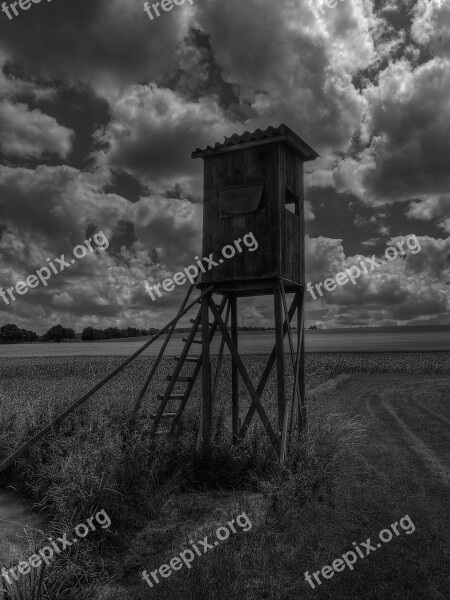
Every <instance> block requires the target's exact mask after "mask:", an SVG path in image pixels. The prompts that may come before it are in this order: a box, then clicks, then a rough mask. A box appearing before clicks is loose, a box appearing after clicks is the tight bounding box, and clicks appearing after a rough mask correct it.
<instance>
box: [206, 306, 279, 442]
mask: <svg viewBox="0 0 450 600" xmlns="http://www.w3.org/2000/svg"><path fill="white" fill-rule="evenodd" d="M209 306H210V308H211V311H212V313H213V315H214V318H215V320H216V321H217V323H218V325H219V328H220V331H221V332H222V335H223V337H224V339H225V343H226V344H227V346H228V348H229V350H230V353H231V356H232V358H233V360H234V362H235V363H236V366H237V368H238V371H239V373H240V375H241V377H242V381H243V382H244V384H245V386H246V388H247V389H248V392H249V394H250V397H251V399H252V402H253V404H254V405H255V406H256V410H257V411H258V413H259V416H260V417H261V421H262V422H263V425H264V427H265V429H266V431H267V434H268V436H269V437H270V440H271V442H272V444H273V446H274V448H275V449H276V450H277V452H278V451H279V446H280V442H279V440H278V437H277V435H276V434H275V432H274V430H273V428H272V425H271V424H270V421H269V418H268V416H267V414H266V411H265V410H264V408H263V406H262V404H261V401H260V399H259V396H258V394H257V392H256V390H255V388H254V387H253V383H252V381H251V379H250V377H249V374H248V373H247V369H246V368H245V365H244V363H243V362H242V359H241V357H240V356H239V352H238V351H237V349H236V346H235V345H234V343H233V340H232V339H231V336H230V334H229V333H228V331H227V328H226V327H225V323H224V322H223V319H222V317H221V316H220V314H219V311H218V310H217V306H216V305H215V303H214V300H213V299H212V298H211V297H210V299H209Z"/></svg>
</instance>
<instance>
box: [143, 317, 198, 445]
mask: <svg viewBox="0 0 450 600" xmlns="http://www.w3.org/2000/svg"><path fill="white" fill-rule="evenodd" d="M200 319H201V307H200V310H199V311H198V314H197V316H196V318H195V323H194V325H193V326H192V329H191V332H190V334H189V336H188V338H187V341H186V343H185V345H184V348H183V351H182V353H181V355H180V359H179V361H178V363H177V365H176V367H175V370H174V372H173V373H172V377H171V378H170V382H169V384H168V386H167V388H166V391H165V392H164V397H163V399H162V400H161V403H160V405H159V407H158V410H157V411H156V415H155V418H154V420H153V425H152V428H151V430H150V435H153V434H154V433H155V432H156V430H157V429H158V426H159V423H160V421H161V418H162V416H163V414H164V411H165V410H166V406H167V404H168V402H169V397H170V394H171V393H172V391H173V388H174V387H175V384H176V382H177V378H178V375H179V374H180V372H181V369H182V368H183V364H184V359H185V358H186V356H187V354H188V352H189V350H190V348H191V345H192V340H193V339H194V338H195V335H196V333H197V330H198V327H199V325H200Z"/></svg>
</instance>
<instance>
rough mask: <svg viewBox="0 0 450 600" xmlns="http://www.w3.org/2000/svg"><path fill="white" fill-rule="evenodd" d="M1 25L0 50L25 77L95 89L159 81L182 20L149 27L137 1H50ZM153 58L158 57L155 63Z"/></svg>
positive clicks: (169, 61) (170, 19) (3, 20)
mask: <svg viewBox="0 0 450 600" xmlns="http://www.w3.org/2000/svg"><path fill="white" fill-rule="evenodd" d="M1 17H2V18H1V19H0V40H1V41H0V48H1V49H2V50H3V51H4V52H5V54H6V55H7V57H8V58H9V59H10V60H12V61H13V62H15V63H19V64H20V65H21V66H22V68H23V69H24V70H26V72H29V73H32V74H33V75H40V76H41V77H45V78H49V79H59V78H61V79H65V80H69V81H74V80H80V81H88V82H90V83H93V84H95V85H98V84H99V85H103V84H104V85H110V84H111V83H114V82H120V83H129V82H132V81H136V80H142V79H144V78H149V77H150V78H151V77H158V76H160V75H161V74H162V73H163V72H164V70H165V69H166V67H167V66H168V65H170V64H172V63H173V60H174V54H175V52H176V50H177V48H178V44H179V31H180V27H177V26H176V25H177V20H178V22H179V20H180V18H181V15H177V16H175V17H173V16H172V15H168V18H166V19H160V20H159V21H158V23H157V25H156V26H153V27H152V25H153V24H152V23H151V22H150V21H149V19H148V18H147V16H146V15H145V13H144V12H143V3H142V2H141V1H140V0H126V1H125V0H89V1H88V2H86V1H82V2H76V1H74V0H54V1H53V2H52V3H50V4H49V3H47V2H41V3H40V4H39V5H34V4H33V5H32V6H31V10H28V11H27V12H24V11H21V12H20V15H19V16H18V17H15V18H14V19H13V20H12V21H8V20H7V18H6V16H5V15H4V14H2V15H1ZM152 57H157V60H155V59H153V60H151V58H152Z"/></svg>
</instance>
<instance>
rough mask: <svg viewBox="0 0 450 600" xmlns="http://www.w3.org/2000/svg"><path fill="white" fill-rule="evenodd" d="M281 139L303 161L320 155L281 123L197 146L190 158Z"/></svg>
mask: <svg viewBox="0 0 450 600" xmlns="http://www.w3.org/2000/svg"><path fill="white" fill-rule="evenodd" d="M278 141H283V142H286V143H287V144H288V145H289V146H291V147H292V148H293V149H294V150H296V151H297V152H298V153H299V154H300V155H301V156H302V158H303V160H304V161H307V160H314V159H316V158H318V157H319V156H320V155H319V154H317V152H316V151H315V150H313V149H312V148H311V146H309V145H308V144H307V143H306V142H305V141H304V140H302V138H301V137H299V136H298V135H297V134H296V133H294V131H292V129H290V128H289V127H288V126H287V125H285V124H284V123H282V124H281V125H280V126H279V127H268V128H267V129H265V130H264V131H262V130H261V129H257V130H256V131H254V132H253V133H250V132H249V131H245V132H244V133H243V134H241V135H238V134H237V133H235V134H233V135H232V136H231V137H228V138H227V137H226V138H225V141H223V142H222V143H220V142H217V143H216V144H214V147H212V146H206V148H205V149H204V150H202V149H201V148H197V149H196V150H195V152H193V153H192V158H199V157H201V158H205V157H206V156H211V155H214V154H222V153H223V152H229V151H232V150H237V149H240V148H241V147H242V148H245V147H252V146H259V145H263V144H270V143H273V142H278Z"/></svg>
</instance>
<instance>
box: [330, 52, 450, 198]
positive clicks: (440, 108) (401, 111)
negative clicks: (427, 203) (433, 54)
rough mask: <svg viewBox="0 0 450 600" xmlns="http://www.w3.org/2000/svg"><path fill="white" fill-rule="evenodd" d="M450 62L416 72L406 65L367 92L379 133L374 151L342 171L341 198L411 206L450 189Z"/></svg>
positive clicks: (393, 67) (337, 176)
mask: <svg viewBox="0 0 450 600" xmlns="http://www.w3.org/2000/svg"><path fill="white" fill-rule="evenodd" d="M449 86H450V62H448V61H446V60H444V59H438V58H435V59H433V60H430V61H429V62H427V63H425V64H423V65H421V66H419V67H417V68H415V69H414V68H413V67H412V66H411V64H410V63H408V62H407V61H405V60H400V61H397V62H395V63H392V64H390V65H389V66H388V67H386V69H385V70H384V71H382V72H381V73H380V75H379V82H378V85H369V86H368V87H367V88H366V89H365V90H364V92H363V94H364V96H365V98H366V99H367V101H368V105H369V110H370V115H371V117H370V121H369V126H370V128H371V129H372V130H373V131H374V135H373V139H372V142H371V144H370V146H369V147H368V148H365V149H364V150H362V151H361V152H360V153H359V155H358V156H357V157H356V158H345V159H344V160H343V161H342V162H341V163H340V164H339V165H338V167H337V168H336V170H335V173H334V182H335V185H336V189H337V190H338V191H340V192H342V191H350V192H352V193H353V194H354V195H356V196H357V197H358V198H360V199H361V200H362V201H364V202H369V203H377V202H379V203H383V202H395V201H397V202H398V201H405V200H408V199H413V198H417V197H420V196H422V195H425V194H430V193H436V192H441V193H444V192H445V191H447V189H448V187H449V185H450V173H449V170H448V160H447V156H448V153H449V151H450V105H449V103H448V94H447V90H448V89H449Z"/></svg>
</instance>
